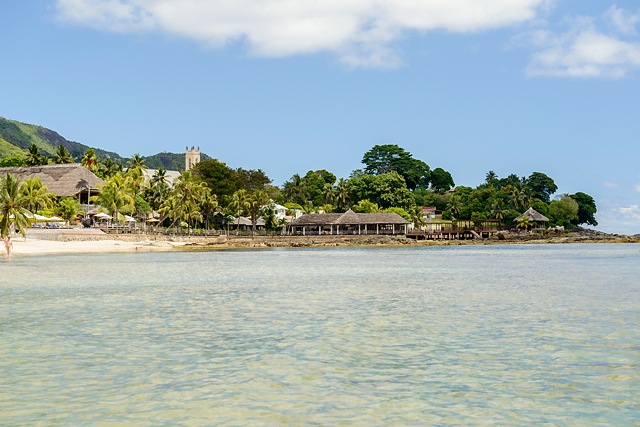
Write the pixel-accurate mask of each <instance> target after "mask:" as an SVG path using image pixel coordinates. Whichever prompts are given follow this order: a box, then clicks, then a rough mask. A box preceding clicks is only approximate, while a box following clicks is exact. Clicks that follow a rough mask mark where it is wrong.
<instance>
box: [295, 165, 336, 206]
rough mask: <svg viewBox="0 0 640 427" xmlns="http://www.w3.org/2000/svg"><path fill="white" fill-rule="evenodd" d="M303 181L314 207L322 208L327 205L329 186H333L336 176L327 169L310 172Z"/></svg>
mask: <svg viewBox="0 0 640 427" xmlns="http://www.w3.org/2000/svg"><path fill="white" fill-rule="evenodd" d="M302 180H303V181H304V184H305V187H306V189H307V193H308V194H309V196H308V197H309V200H311V202H312V203H313V205H314V206H321V205H322V204H324V203H327V202H326V197H325V194H326V189H327V185H329V186H333V184H334V183H335V182H336V176H335V175H334V174H332V173H331V172H329V171H327V170H325V169H320V170H316V171H308V172H307V174H306V175H305V176H304V178H302Z"/></svg>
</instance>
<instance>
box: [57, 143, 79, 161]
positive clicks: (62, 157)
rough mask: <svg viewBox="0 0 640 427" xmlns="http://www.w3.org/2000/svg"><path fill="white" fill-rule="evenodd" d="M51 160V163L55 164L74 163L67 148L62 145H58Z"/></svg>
mask: <svg viewBox="0 0 640 427" xmlns="http://www.w3.org/2000/svg"><path fill="white" fill-rule="evenodd" d="M52 159H53V163H56V164H64V163H73V162H74V161H75V159H74V158H73V156H72V155H71V153H70V152H69V150H68V149H67V147H65V146H64V145H58V148H56V152H55V153H54V155H53V157H52Z"/></svg>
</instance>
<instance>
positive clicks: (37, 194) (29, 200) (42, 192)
mask: <svg viewBox="0 0 640 427" xmlns="http://www.w3.org/2000/svg"><path fill="white" fill-rule="evenodd" d="M20 194H21V196H22V201H23V203H24V207H26V208H27V209H28V210H29V211H31V212H35V213H38V211H39V210H40V209H43V208H44V209H46V208H48V207H52V206H53V204H54V203H53V201H54V199H55V194H53V193H51V192H49V191H48V189H47V187H46V186H45V185H42V181H40V178H28V179H27V180H25V181H24V182H23V183H22V185H21V186H20Z"/></svg>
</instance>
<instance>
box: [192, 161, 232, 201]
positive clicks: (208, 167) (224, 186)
mask: <svg viewBox="0 0 640 427" xmlns="http://www.w3.org/2000/svg"><path fill="white" fill-rule="evenodd" d="M193 173H194V175H196V176H198V177H200V179H202V180H203V181H204V182H205V183H206V184H207V186H209V188H210V189H211V191H212V192H213V193H215V194H217V195H218V198H219V200H220V201H224V200H226V199H227V198H229V197H231V195H232V194H233V193H234V192H235V191H237V190H238V189H240V188H241V187H240V182H239V181H238V176H237V174H236V172H235V171H234V170H233V169H231V168H230V167H229V166H227V165H226V163H224V162H221V161H219V160H216V159H207V160H203V161H201V162H200V163H198V164H196V167H195V168H193Z"/></svg>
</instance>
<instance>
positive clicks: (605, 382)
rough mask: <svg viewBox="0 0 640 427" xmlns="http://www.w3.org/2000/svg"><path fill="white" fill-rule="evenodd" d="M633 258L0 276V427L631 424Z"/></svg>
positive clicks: (637, 310) (592, 249)
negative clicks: (92, 426) (8, 426)
mask: <svg viewBox="0 0 640 427" xmlns="http://www.w3.org/2000/svg"><path fill="white" fill-rule="evenodd" d="M639 326H640V246H639V245H549V246H547V245H544V246H542V245H541V246H528V245H527V246H464V247H433V248H427V247H422V248H402V247H392V248H329V249H304V250H300V249H298V250H294V249H288V250H259V251H226V252H190V253H183V252H169V253H141V254H108V255H56V256H42V257H15V258H14V259H13V260H11V261H7V260H6V259H0V425H12V426H13V425H15V426H32V425H70V426H80V425H135V426H179V425H184V426H200V425H202V426H205V425H220V426H249V425H251V426H255V425H323V426H324V425H326V426H388V425H440V426H446V425H469V426H474V425H478V426H479V425H550V426H556V425H567V426H575V425H580V426H603V425H615V426H625V425H638V420H639V419H640V328H639Z"/></svg>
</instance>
